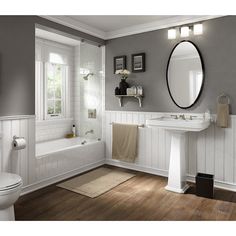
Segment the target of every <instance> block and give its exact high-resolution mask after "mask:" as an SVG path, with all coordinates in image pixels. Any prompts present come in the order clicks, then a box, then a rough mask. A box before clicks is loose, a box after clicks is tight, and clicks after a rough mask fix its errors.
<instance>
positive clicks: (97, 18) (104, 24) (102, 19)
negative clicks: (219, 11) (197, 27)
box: [41, 15, 221, 39]
mask: <svg viewBox="0 0 236 236" xmlns="http://www.w3.org/2000/svg"><path fill="white" fill-rule="evenodd" d="M41 17H44V18H46V19H49V20H51V21H54V22H57V23H60V24H63V25H66V26H69V27H71V28H74V29H77V30H80V31H82V32H85V33H88V34H91V35H93V36H96V37H99V38H102V39H112V38H118V37H122V36H127V35H132V34H137V33H143V32H147V31H152V30H157V29H163V28H168V27H173V26H177V25H184V24H189V23H193V22H198V21H204V20H208V19H212V18H217V17H221V16H215V15H191V16H190V15H155V16H154V15H140V16H137V15H129V16H122V15H120V16H118V15H104V16H102V15H78V16H75V15H67V16H55V15H54V16H41Z"/></svg>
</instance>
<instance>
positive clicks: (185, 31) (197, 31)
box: [168, 23, 203, 39]
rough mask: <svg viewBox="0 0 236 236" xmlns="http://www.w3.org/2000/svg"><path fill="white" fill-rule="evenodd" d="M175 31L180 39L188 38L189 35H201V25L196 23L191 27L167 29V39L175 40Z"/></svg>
mask: <svg viewBox="0 0 236 236" xmlns="http://www.w3.org/2000/svg"><path fill="white" fill-rule="evenodd" d="M177 30H178V32H179V33H178V35H180V37H181V38H184V37H189V36H190V34H191V35H201V34H203V24H202V23H196V24H192V25H183V26H177V27H176V28H171V29H168V39H176V38H177Z"/></svg>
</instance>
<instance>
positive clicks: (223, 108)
mask: <svg viewBox="0 0 236 236" xmlns="http://www.w3.org/2000/svg"><path fill="white" fill-rule="evenodd" d="M216 125H217V126H218V127H221V128H227V127H229V104H227V103H225V104H222V103H218V104H217V118H216Z"/></svg>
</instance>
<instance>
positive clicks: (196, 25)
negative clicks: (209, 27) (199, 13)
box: [193, 24, 203, 35]
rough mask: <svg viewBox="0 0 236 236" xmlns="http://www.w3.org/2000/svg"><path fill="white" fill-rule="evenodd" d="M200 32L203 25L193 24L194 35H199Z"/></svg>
mask: <svg viewBox="0 0 236 236" xmlns="http://www.w3.org/2000/svg"><path fill="white" fill-rule="evenodd" d="M202 32H203V26H202V24H195V25H194V26H193V33H194V34H195V35H200V34H202Z"/></svg>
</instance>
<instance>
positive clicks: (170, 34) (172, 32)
mask: <svg viewBox="0 0 236 236" xmlns="http://www.w3.org/2000/svg"><path fill="white" fill-rule="evenodd" d="M168 39H176V29H169V30H168Z"/></svg>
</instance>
